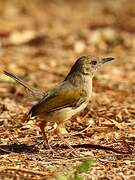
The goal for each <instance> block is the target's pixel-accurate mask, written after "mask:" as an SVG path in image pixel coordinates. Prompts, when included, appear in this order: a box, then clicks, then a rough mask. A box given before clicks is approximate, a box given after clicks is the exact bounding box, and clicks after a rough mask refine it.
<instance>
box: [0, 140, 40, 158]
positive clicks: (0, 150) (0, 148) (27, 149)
mask: <svg viewBox="0 0 135 180" xmlns="http://www.w3.org/2000/svg"><path fill="white" fill-rule="evenodd" d="M37 151H38V150H37V148H36V146H35V145H26V144H17V143H14V144H8V145H0V155H3V154H10V153H12V152H14V153H34V152H37Z"/></svg>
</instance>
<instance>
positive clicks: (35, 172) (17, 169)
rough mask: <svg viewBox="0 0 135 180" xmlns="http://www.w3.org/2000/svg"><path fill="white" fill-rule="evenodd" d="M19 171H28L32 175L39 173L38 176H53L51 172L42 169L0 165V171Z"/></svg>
mask: <svg viewBox="0 0 135 180" xmlns="http://www.w3.org/2000/svg"><path fill="white" fill-rule="evenodd" d="M7 170H11V171H20V172H22V173H28V174H32V175H40V176H53V173H50V172H43V171H35V170H30V169H25V168H16V167H1V168H0V172H3V171H7Z"/></svg>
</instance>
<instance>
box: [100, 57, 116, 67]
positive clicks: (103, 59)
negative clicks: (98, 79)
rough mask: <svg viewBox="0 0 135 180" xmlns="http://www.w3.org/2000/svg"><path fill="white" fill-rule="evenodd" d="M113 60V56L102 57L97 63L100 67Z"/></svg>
mask: <svg viewBox="0 0 135 180" xmlns="http://www.w3.org/2000/svg"><path fill="white" fill-rule="evenodd" d="M112 60H114V58H113V57H106V58H102V59H100V60H99V62H98V64H97V68H99V67H100V66H101V65H102V64H104V63H106V62H109V61H112Z"/></svg>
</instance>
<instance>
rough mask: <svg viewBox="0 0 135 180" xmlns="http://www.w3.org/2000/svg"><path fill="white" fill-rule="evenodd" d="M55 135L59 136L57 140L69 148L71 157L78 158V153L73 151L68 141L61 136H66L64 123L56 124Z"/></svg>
mask: <svg viewBox="0 0 135 180" xmlns="http://www.w3.org/2000/svg"><path fill="white" fill-rule="evenodd" d="M55 133H56V134H57V135H58V136H59V138H60V139H61V140H62V141H63V142H64V143H65V144H66V145H67V146H68V147H69V149H70V150H71V152H73V153H72V154H73V155H76V156H78V153H77V152H76V151H75V149H74V148H73V147H72V146H71V145H70V144H69V142H68V141H66V140H65V138H64V137H63V134H65V133H66V134H67V131H66V129H65V126H64V123H63V122H61V123H59V124H58V126H57V128H56V129H55Z"/></svg>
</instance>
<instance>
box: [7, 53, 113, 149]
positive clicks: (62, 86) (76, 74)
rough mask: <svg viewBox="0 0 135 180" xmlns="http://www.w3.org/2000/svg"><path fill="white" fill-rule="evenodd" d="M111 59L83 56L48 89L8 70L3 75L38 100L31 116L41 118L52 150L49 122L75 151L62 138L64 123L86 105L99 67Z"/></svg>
mask: <svg viewBox="0 0 135 180" xmlns="http://www.w3.org/2000/svg"><path fill="white" fill-rule="evenodd" d="M112 60H114V58H113V57H94V56H81V57H79V58H78V59H77V60H76V62H75V63H74V65H73V66H72V67H71V69H70V71H69V73H68V74H67V76H66V78H65V79H64V80H63V81H62V82H61V83H58V84H57V85H56V86H55V87H52V88H50V89H48V90H47V91H45V92H42V91H40V90H37V89H35V88H32V87H31V86H29V85H28V84H27V83H25V82H24V81H23V80H22V79H20V78H19V77H17V76H16V75H14V74H12V73H10V72H8V71H4V74H5V75H7V76H9V77H11V78H13V79H14V80H16V81H17V82H18V83H20V84H21V85H22V86H24V87H25V88H26V89H27V90H28V91H29V92H30V93H31V94H32V95H33V96H34V97H35V99H36V100H37V102H36V103H35V104H34V105H33V106H32V107H31V109H30V110H29V112H28V116H29V117H39V119H40V120H39V124H38V125H39V127H40V130H41V132H42V135H43V138H44V141H45V143H46V144H47V145H48V146H49V148H50V149H51V146H50V144H49V141H48V137H47V133H46V131H45V127H46V126H47V123H48V122H50V123H55V124H56V129H55V132H56V133H57V135H58V136H59V137H60V139H61V140H62V141H64V143H66V145H67V146H68V147H69V148H70V149H71V150H72V151H74V149H73V147H72V146H71V145H70V143H69V142H67V141H66V140H65V138H64V137H63V134H66V133H67V130H66V128H65V122H66V121H67V120H70V119H71V118H72V117H74V116H76V115H78V114H79V113H80V112H82V111H83V110H84V109H85V108H86V107H87V105H88V103H89V101H90V99H91V95H92V80H93V77H94V75H95V73H96V71H97V69H99V68H100V67H101V66H102V65H103V64H105V63H107V62H109V61H112Z"/></svg>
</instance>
